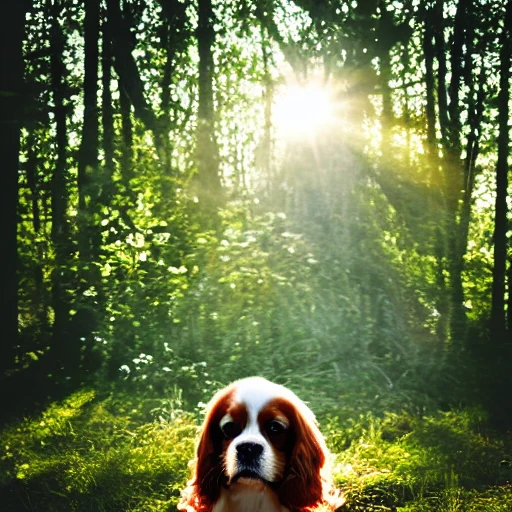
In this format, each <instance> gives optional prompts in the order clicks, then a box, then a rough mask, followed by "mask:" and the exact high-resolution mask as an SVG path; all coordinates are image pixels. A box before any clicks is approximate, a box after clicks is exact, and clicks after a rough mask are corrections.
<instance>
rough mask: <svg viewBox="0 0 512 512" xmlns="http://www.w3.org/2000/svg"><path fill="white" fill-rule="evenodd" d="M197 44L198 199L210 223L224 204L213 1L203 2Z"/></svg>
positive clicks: (200, 1)
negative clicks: (215, 95) (217, 124)
mask: <svg viewBox="0 0 512 512" xmlns="http://www.w3.org/2000/svg"><path fill="white" fill-rule="evenodd" d="M198 15H199V20H198V26H197V43H198V48H199V106H198V113H197V183H198V186H199V190H198V198H199V201H200V204H201V203H202V210H203V211H204V212H205V214H206V218H207V219H212V217H211V216H212V214H213V215H214V214H215V211H216V209H217V207H218V205H220V204H221V202H222V200H221V199H222V187H221V182H220V176H219V150H218V147H217V141H216V138H215V109H214V101H213V69H214V63H213V54H212V46H213V43H214V40H215V31H214V29H213V25H214V14H213V9H212V2H211V0H199V12H198Z"/></svg>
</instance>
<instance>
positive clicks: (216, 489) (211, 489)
mask: <svg viewBox="0 0 512 512" xmlns="http://www.w3.org/2000/svg"><path fill="white" fill-rule="evenodd" d="M231 394H232V389H230V388H228V389H224V390H222V391H221V392H219V393H217V394H216V395H215V396H214V397H213V398H212V400H211V401H210V404H209V406H208V410H207V413H206V416H205V419H204V423H203V427H202V433H201V437H200V439H199V443H198V445H197V452H196V460H195V465H194V470H193V475H192V478H191V480H189V482H188V483H187V487H186V489H185V490H184V491H183V494H182V499H181V502H180V503H179V505H178V510H185V511H186V512H211V510H212V508H213V505H214V503H215V502H216V501H217V499H218V497H219V494H220V488H221V486H222V485H223V484H224V483H225V482H226V477H225V475H224V473H223V471H222V439H223V437H222V432H221V430H220V427H219V422H220V420H221V418H222V416H223V415H224V413H225V411H224V408H225V407H226V405H227V403H228V401H229V398H230V395H231Z"/></svg>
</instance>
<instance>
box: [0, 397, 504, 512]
mask: <svg viewBox="0 0 512 512" xmlns="http://www.w3.org/2000/svg"><path fill="white" fill-rule="evenodd" d="M177 395H179V393H177ZM179 406H180V402H179V400H178V399H173V400H167V401H163V400H154V399H153V400H151V399H148V398H145V397H142V396H139V395H137V394H133V393H131V394H126V393H115V394H111V395H110V396H107V397H100V396H98V395H97V394H96V393H95V392H94V391H92V390H87V389H84V390H81V391H77V392H75V393H74V394H72V395H70V396H68V397H67V398H66V399H65V400H62V401H60V402H54V403H52V404H50V405H49V406H48V407H47V408H46V409H45V410H44V411H42V412H41V413H40V414H37V415H33V416H32V417H26V418H24V419H23V420H21V421H19V422H13V423H12V424H11V425H9V426H6V427H4V428H3V430H2V431H1V432H0V437H1V440H2V441H1V445H0V475H1V476H0V497H1V499H2V506H3V507H4V509H5V510H12V511H15V510H21V509H23V510H40V509H43V510H52V511H61V510H62V511H74V510H76V511H88V510H90V511H97V510H99V511H117V512H121V511H127V512H128V511H131V512H135V511H162V512H163V511H168V510H172V509H173V508H174V507H175V506H176V504H177V500H178V497H179V494H180V491H181V489H183V487H184V484H185V482H186V480H187V479H188V477H189V467H188V462H189V460H190V459H191V458H192V457H193V449H194V441H195V439H196V436H197V433H198V429H197V423H196V419H194V417H193V416H192V415H190V414H187V413H185V412H184V411H183V410H181V409H180V408H179ZM338 412H339V409H338V408H336V407H333V408H331V411H330V413H331V415H330V416H326V417H324V418H323V419H322V420H321V427H322V430H323V432H324V433H325V435H326V438H327V442H328V445H329V447H330V449H331V450H332V452H333V453H334V454H335V455H336V461H335V465H334V475H335V478H336V481H337V483H338V484H339V486H340V487H341V488H342V489H343V491H344V493H345V495H346V497H347V505H346V507H345V508H344V510H346V511H347V512H355V511H366V512H378V511H386V510H388V511H392V510H397V511H401V512H412V511H421V512H452V511H458V510H461V511H469V512H484V511H491V512H507V511H508V510H510V505H511V503H512V491H511V488H510V484H509V483H508V482H509V480H510V471H511V469H510V461H509V459H507V458H506V457H507V454H510V453H511V449H512V445H511V444H510V441H509V440H508V441H507V442H505V441H504V440H502V439H500V438H499V437H496V436H495V434H494V433H493V432H492V431H490V430H488V428H487V422H486V418H485V416H484V415H483V414H482V413H481V412H480V411H478V410H466V411H454V412H450V413H438V414H436V415H433V416H427V417H423V418H420V417H418V416H413V415H411V414H409V413H400V414H398V413H396V414H387V415H386V416H384V417H381V418H379V417H376V416H375V415H372V414H366V415H361V416H360V417H358V418H345V419H341V418H339V417H337V416H336V414H337V413H338ZM23 507H24V508H23Z"/></svg>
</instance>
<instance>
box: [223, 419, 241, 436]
mask: <svg viewBox="0 0 512 512" xmlns="http://www.w3.org/2000/svg"><path fill="white" fill-rule="evenodd" d="M220 429H221V430H222V433H223V434H224V435H225V436H226V437H227V438H228V439H234V438H235V437H237V436H238V435H240V434H241V432H242V427H241V426H240V425H239V424H238V423H237V422H236V421H227V422H226V423H224V424H223V425H221V427H220Z"/></svg>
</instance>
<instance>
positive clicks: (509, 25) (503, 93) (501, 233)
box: [491, 1, 512, 344]
mask: <svg viewBox="0 0 512 512" xmlns="http://www.w3.org/2000/svg"><path fill="white" fill-rule="evenodd" d="M511 37H512V2H511V1H509V2H508V6H507V10H506V16H505V26H504V28H503V33H502V37H501V50H500V91H499V95H498V112H499V114H498V119H499V134H498V161H497V164H496V205H495V216H494V236H493V240H494V266H493V271H492V277H493V280H492V309H491V337H492V340H493V342H494V343H496V344H500V343H502V342H504V341H505V339H506V331H507V323H506V313H505V275H506V265H507V230H508V222H507V214H508V208H507V192H508V157H509V154H510V128H509V126H508V123H509V116H510V109H509V101H510V64H511V46H512V45H511V43H510V38H511Z"/></svg>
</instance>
